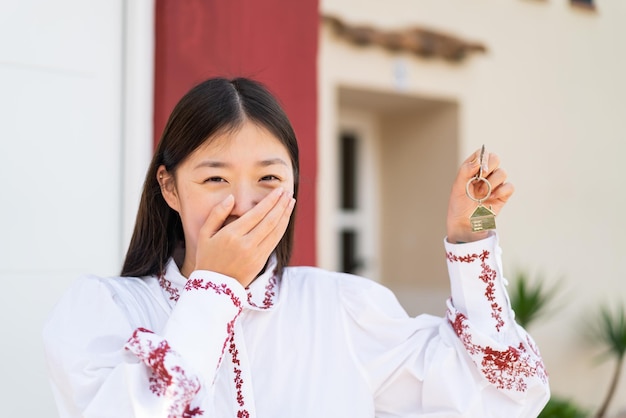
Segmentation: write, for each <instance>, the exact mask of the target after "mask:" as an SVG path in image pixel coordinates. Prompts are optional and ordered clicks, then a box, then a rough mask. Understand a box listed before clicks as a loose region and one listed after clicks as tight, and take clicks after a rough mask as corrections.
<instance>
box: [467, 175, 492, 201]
mask: <svg viewBox="0 0 626 418" xmlns="http://www.w3.org/2000/svg"><path fill="white" fill-rule="evenodd" d="M475 181H482V182H483V183H485V184H486V185H487V194H486V195H485V197H483V198H480V199H478V198H476V197H474V196H473V195H472V194H471V193H470V190H469V188H470V185H471V184H472V183H474V182H475ZM465 194H466V195H467V197H469V198H470V199H471V200H473V201H474V202H477V203H478V204H479V205H480V204H482V203H483V200H487V199H489V196H491V183H489V180H487V179H486V178H484V177H472V178H471V179H469V180H468V181H467V183H466V184H465Z"/></svg>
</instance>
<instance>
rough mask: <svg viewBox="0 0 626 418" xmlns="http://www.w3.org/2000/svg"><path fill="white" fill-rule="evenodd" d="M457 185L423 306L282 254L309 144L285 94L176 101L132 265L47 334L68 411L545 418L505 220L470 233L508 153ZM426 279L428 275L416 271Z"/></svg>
mask: <svg viewBox="0 0 626 418" xmlns="http://www.w3.org/2000/svg"><path fill="white" fill-rule="evenodd" d="M485 158H486V160H485V161H486V162H487V164H485V165H484V166H483V167H479V165H480V163H479V158H478V154H477V153H475V154H474V155H472V156H471V157H469V158H468V159H467V160H466V161H465V162H464V163H463V165H462V167H461V168H460V170H459V173H458V176H457V178H456V180H455V182H454V184H453V188H452V194H451V197H450V204H449V210H448V215H447V232H448V236H447V239H446V241H445V247H446V256H447V263H448V270H449V274H450V281H451V290H452V297H451V298H450V300H449V301H448V306H447V308H448V309H447V315H446V318H436V317H432V316H426V315H422V316H418V317H416V318H410V317H408V316H407V315H406V313H405V312H404V311H403V309H402V308H401V307H400V305H399V304H398V302H397V301H396V299H395V298H394V296H393V295H392V294H391V293H390V292H389V291H388V290H387V289H385V288H383V287H381V286H380V285H378V284H376V283H374V282H372V281H369V280H366V279H363V278H359V277H355V276H351V275H347V274H341V273H333V272H328V271H324V270H321V269H317V268H312V267H287V264H288V262H289V256H290V253H291V247H292V240H293V217H292V213H293V210H294V206H295V197H296V196H297V193H298V147H297V143H296V138H295V134H294V132H293V129H292V128H291V125H290V123H289V120H288V119H287V116H286V115H285V113H284V112H283V110H282V109H281V108H280V106H279V105H278V103H277V101H276V100H275V99H274V98H273V97H272V95H271V94H270V93H269V92H268V91H267V90H266V89H265V88H264V87H263V86H261V85H260V84H258V83H256V82H254V81H252V80H248V79H243V78H239V79H234V80H227V79H223V78H217V79H211V80H208V81H205V82H204V83H202V84H200V85H198V86H197V87H195V88H193V89H192V90H191V91H190V92H189V93H188V94H187V95H185V97H183V98H182V100H181V101H180V102H179V103H178V105H177V106H176V108H175V109H174V111H173V113H172V115H171V117H170V119H169V121H168V124H167V126H166V128H165V131H164V133H163V137H162V138H161V141H160V143H159V145H158V148H157V150H156V153H155V155H154V158H153V160H152V164H151V165H150V168H149V170H148V173H147V176H146V181H145V185H144V190H143V195H142V198H141V203H140V208H139V214H138V216H137V223H136V226H135V230H134V234H133V238H132V241H131V243H130V248H129V249H128V253H127V256H126V260H125V262H124V267H123V269H122V274H121V277H115V278H99V277H93V276H90V277H84V278H81V279H80V280H78V281H77V282H76V283H75V284H74V285H73V286H72V287H71V288H70V289H69V291H68V292H67V294H66V295H65V296H64V297H63V299H62V300H61V301H60V303H59V304H58V306H57V307H56V308H55V310H54V311H53V313H52V314H51V316H50V319H49V321H48V323H47V325H46V327H45V330H44V340H45V347H46V353H47V358H48V363H49V369H50V375H51V381H52V385H53V390H54V395H55V397H56V400H57V403H58V407H59V411H60V414H61V416H62V417H116V418H121V417H186V418H190V417H213V418H214V417H219V418H225V417H237V418H242V417H272V418H287V417H315V418H320V417H324V418H331V417H342V418H345V417H357V418H361V417H363V418H364V417H430V418H435V417H442V418H443V417H481V418H485V417H533V416H536V415H537V414H538V413H539V411H540V410H541V409H542V407H543V405H544V404H545V402H546V401H547V399H548V396H549V390H548V384H547V377H546V373H545V370H544V366H543V363H542V360H541V357H540V356H539V353H538V351H537V349H536V347H535V346H534V344H533V342H532V340H531V338H530V337H529V336H528V335H527V334H526V332H525V331H524V330H523V329H521V328H520V327H519V326H518V325H517V324H516V323H515V322H514V319H513V318H514V315H513V313H512V312H511V309H510V306H509V302H508V297H507V294H506V290H505V288H504V284H503V278H502V276H501V271H502V269H501V265H500V264H501V263H500V250H499V247H498V244H497V237H496V236H495V234H493V233H488V232H481V233H474V232H471V228H470V223H469V215H470V214H471V212H472V211H473V210H474V209H475V207H476V203H475V202H472V201H471V200H470V199H468V197H467V196H466V189H465V188H466V184H468V182H469V187H470V190H469V191H470V193H472V194H473V195H475V196H480V195H481V194H484V192H485V183H484V182H479V181H476V182H472V181H471V178H472V177H473V176H475V175H476V173H477V172H478V171H479V170H481V171H482V173H483V176H485V177H486V178H487V179H488V181H489V183H490V184H491V186H492V193H491V197H490V198H489V199H488V200H487V201H485V202H484V203H485V205H486V206H489V205H491V206H492V208H493V210H494V211H495V212H499V211H500V209H501V208H502V206H503V205H504V204H505V203H506V201H507V200H508V198H509V197H510V195H511V194H512V192H513V187H512V186H511V185H510V184H509V183H506V181H505V180H506V173H505V171H504V170H503V169H502V168H500V167H499V159H498V157H497V156H496V155H493V154H491V155H490V156H488V157H485ZM416 274H419V272H416Z"/></svg>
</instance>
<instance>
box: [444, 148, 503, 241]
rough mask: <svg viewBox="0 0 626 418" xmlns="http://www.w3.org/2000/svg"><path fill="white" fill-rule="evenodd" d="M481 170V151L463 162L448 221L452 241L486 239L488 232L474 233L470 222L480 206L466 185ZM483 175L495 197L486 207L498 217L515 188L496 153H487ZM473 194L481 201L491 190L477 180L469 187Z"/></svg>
mask: <svg viewBox="0 0 626 418" xmlns="http://www.w3.org/2000/svg"><path fill="white" fill-rule="evenodd" d="M479 170H480V150H477V151H476V152H474V153H473V154H472V155H470V156H469V157H468V158H467V159H466V160H465V161H464V162H463V164H462V165H461V168H460V169H459V172H458V174H457V176H456V179H455V180H454V183H453V185H452V191H451V193H450V200H449V203H448V216H447V221H446V227H447V235H448V242H451V243H458V242H471V241H476V240H479V239H483V238H485V237H486V236H487V234H488V232H487V231H481V232H472V229H471V226H470V221H469V217H470V215H471V214H472V212H474V210H475V209H476V206H477V203H476V202H475V201H473V200H472V199H470V198H469V197H467V194H466V190H465V186H466V184H467V182H468V181H469V180H470V179H471V178H472V177H474V176H476V174H477V173H478V172H479ZM482 176H483V177H484V178H486V179H487V180H488V181H489V183H490V184H491V195H490V196H489V198H488V199H486V200H484V201H483V202H482V204H483V205H484V206H486V207H488V208H490V209H491V210H492V211H493V212H495V213H496V214H498V213H500V210H502V207H503V206H504V205H505V204H506V202H507V201H508V200H509V198H510V197H511V195H512V194H513V191H514V190H515V189H514V187H513V185H512V184H511V183H507V182H506V179H507V173H506V171H505V170H504V169H503V168H502V167H500V158H499V157H498V156H497V155H496V154H493V153H485V155H484V157H483V170H482ZM469 192H470V193H471V194H472V196H475V197H476V198H481V197H482V196H486V195H487V193H488V187H487V185H486V183H485V182H482V181H474V182H472V183H471V184H470V186H469Z"/></svg>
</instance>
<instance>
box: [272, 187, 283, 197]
mask: <svg viewBox="0 0 626 418" xmlns="http://www.w3.org/2000/svg"><path fill="white" fill-rule="evenodd" d="M275 190H276V191H275V192H274V193H276V194H277V195H278V196H282V195H283V193H284V192H285V189H283V188H282V187H278V188H277V189H275Z"/></svg>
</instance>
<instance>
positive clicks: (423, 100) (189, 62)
mask: <svg viewBox="0 0 626 418" xmlns="http://www.w3.org/2000/svg"><path fill="white" fill-rule="evenodd" d="M625 19H626V2H624V1H622V0H594V1H583V0H578V1H571V0H392V1H386V2H380V1H373V0H371V1H369V0H368V1H362V0H361V1H357V0H319V1H318V0H299V1H291V0H266V1H262V2H261V1H252V0H235V1H216V0H89V1H81V0H54V1H49V0H21V1H19V2H18V1H12V0H0V39H2V41H0V121H1V126H2V134H1V136H0V156H1V157H2V162H1V164H0V175H1V177H2V178H4V179H5V185H7V186H8V188H7V187H5V188H4V190H5V192H4V193H3V194H2V196H3V197H2V205H1V209H0V210H1V214H2V216H0V219H2V233H1V235H0V236H1V237H2V240H0V259H1V261H2V262H1V263H0V280H1V283H2V286H3V289H4V291H2V292H0V318H1V321H2V328H3V330H4V332H3V336H2V344H1V346H0V347H1V348H0V353H1V354H2V359H3V361H2V366H1V367H0V370H2V376H3V379H2V383H0V399H1V400H2V405H3V408H2V410H3V412H2V414H3V416H11V417H13V416H16V417H17V416H19V417H22V416H23V417H53V416H56V412H55V407H54V403H53V400H52V394H51V392H50V389H49V387H48V383H47V380H46V374H45V366H44V361H43V356H42V346H41V339H40V332H41V328H42V325H43V321H44V319H45V317H46V315H47V313H48V312H49V311H50V309H51V308H52V307H53V305H54V303H55V302H56V301H57V300H58V298H59V297H60V295H61V293H62V292H63V291H64V289H66V288H67V286H68V285H69V283H70V282H71V281H72V280H74V279H75V278H76V277H77V276H79V275H81V274H85V273H94V274H98V275H115V274H117V273H118V271H119V269H120V265H121V261H122V258H123V256H124V252H125V248H126V245H127V243H128V240H129V238H130V233H131V230H132V226H133V223H134V216H135V211H136V207H137V202H138V197H139V193H140V189H141V183H142V182H143V176H144V173H145V169H146V167H147V164H148V161H149V159H150V157H151V152H152V149H153V145H154V142H155V141H156V140H158V137H159V135H160V132H161V130H162V128H163V126H164V124H165V121H166V118H167V116H168V114H169V112H170V111H171V109H172V107H173V106H174V104H175V103H176V101H177V100H178V99H179V98H180V97H181V96H182V94H184V92H186V91H187V90H188V89H189V88H190V87H192V86H193V85H194V84H196V83H197V82H199V81H201V80H203V79H205V78H207V77H209V76H214V75H225V76H237V75H244V76H251V77H254V78H257V79H259V80H261V81H263V82H265V83H266V84H267V85H268V86H269V87H270V89H271V90H273V91H274V92H275V93H276V94H277V95H278V96H279V98H280V99H281V101H282V102H283V104H284V106H285V108H286V110H287V113H288V114H289V116H290V118H291V119H292V121H293V123H294V127H295V129H296V132H297V134H298V136H299V140H300V143H301V152H302V194H301V196H300V198H299V201H298V205H299V209H298V210H299V212H298V238H297V239H298V243H299V244H298V247H297V248H296V254H295V261H296V262H297V263H298V264H316V265H319V266H322V267H325V268H329V269H334V270H344V271H351V272H355V273H357V274H361V275H365V276H367V277H370V278H372V279H374V280H377V281H380V282H382V283H383V284H385V285H387V286H389V287H391V288H392V289H393V290H394V291H395V292H396V294H397V296H398V298H399V300H400V301H401V303H402V304H403V305H404V306H405V307H406V309H407V310H408V311H409V313H411V314H418V313H422V312H427V313H432V314H437V315H441V314H443V312H444V302H445V299H446V297H447V295H448V289H449V285H448V282H447V278H446V277H447V273H446V271H445V261H444V256H443V244H442V241H443V238H444V235H445V215H446V205H447V197H448V192H449V189H450V184H451V181H452V179H453V178H454V176H455V174H456V170H457V167H458V165H459V163H460V162H461V161H462V160H463V159H464V158H465V157H466V156H467V155H469V154H470V153H471V152H472V151H474V150H476V149H477V148H479V147H480V146H481V145H482V144H486V147H487V150H490V151H493V152H497V153H498V154H499V155H500V156H501V158H502V161H503V164H504V166H505V167H506V169H507V171H508V173H509V179H510V181H511V182H513V183H514V184H515V186H516V193H515V195H514V197H513V198H512V200H511V201H510V202H509V204H508V205H507V207H506V208H505V210H504V211H503V213H502V214H501V215H500V216H499V217H498V229H499V232H500V236H501V244H502V246H503V248H504V264H505V267H504V270H505V273H506V274H507V275H508V276H514V275H515V273H516V272H517V271H520V270H521V271H525V272H528V273H529V274H530V275H531V276H533V277H537V278H539V277H542V279H543V280H545V281H546V282H548V283H549V284H552V283H556V282H558V281H559V280H560V281H561V284H562V286H561V287H560V294H559V295H558V297H557V304H556V309H554V310H553V311H551V315H550V317H548V318H545V319H544V320H543V321H542V322H540V323H537V324H536V325H534V326H533V328H532V329H531V332H532V334H533V336H534V337H535V339H536V340H537V342H538V344H539V346H540V348H541V350H542V354H543V356H544V359H545V361H546V365H547V367H548V370H549V372H550V379H551V385H552V390H553V393H555V394H558V395H560V396H563V397H569V398H572V399H575V400H576V401H577V402H578V403H579V404H581V405H583V406H585V407H588V408H589V409H593V408H595V407H597V406H598V405H599V403H600V402H601V400H602V397H603V396H604V394H605V392H606V390H607V388H608V384H609V378H610V374H611V372H612V367H613V364H611V363H601V364H598V362H597V357H596V355H597V351H596V350H595V349H593V348H592V347H590V346H588V345H587V344H586V343H585V339H584V337H583V336H582V334H583V332H582V330H583V324H584V323H585V321H586V318H588V317H589V316H590V314H592V313H593V312H595V311H596V310H597V308H598V306H602V305H612V304H617V303H620V302H621V303H624V302H625V301H626V263H625V260H626V258H625V257H626V256H625V254H626V239H625V237H626V215H625V214H626V185H625V179H626V175H625V174H624V172H623V166H624V163H623V161H624V158H625V156H626V141H625V139H624V138H625V135H626V79H625V77H624V75H625V74H626V26H624V21H625ZM623 409H626V382H621V384H620V385H619V387H618V393H617V395H616V399H615V401H614V402H613V405H612V412H613V413H615V412H617V411H620V410H623Z"/></svg>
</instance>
